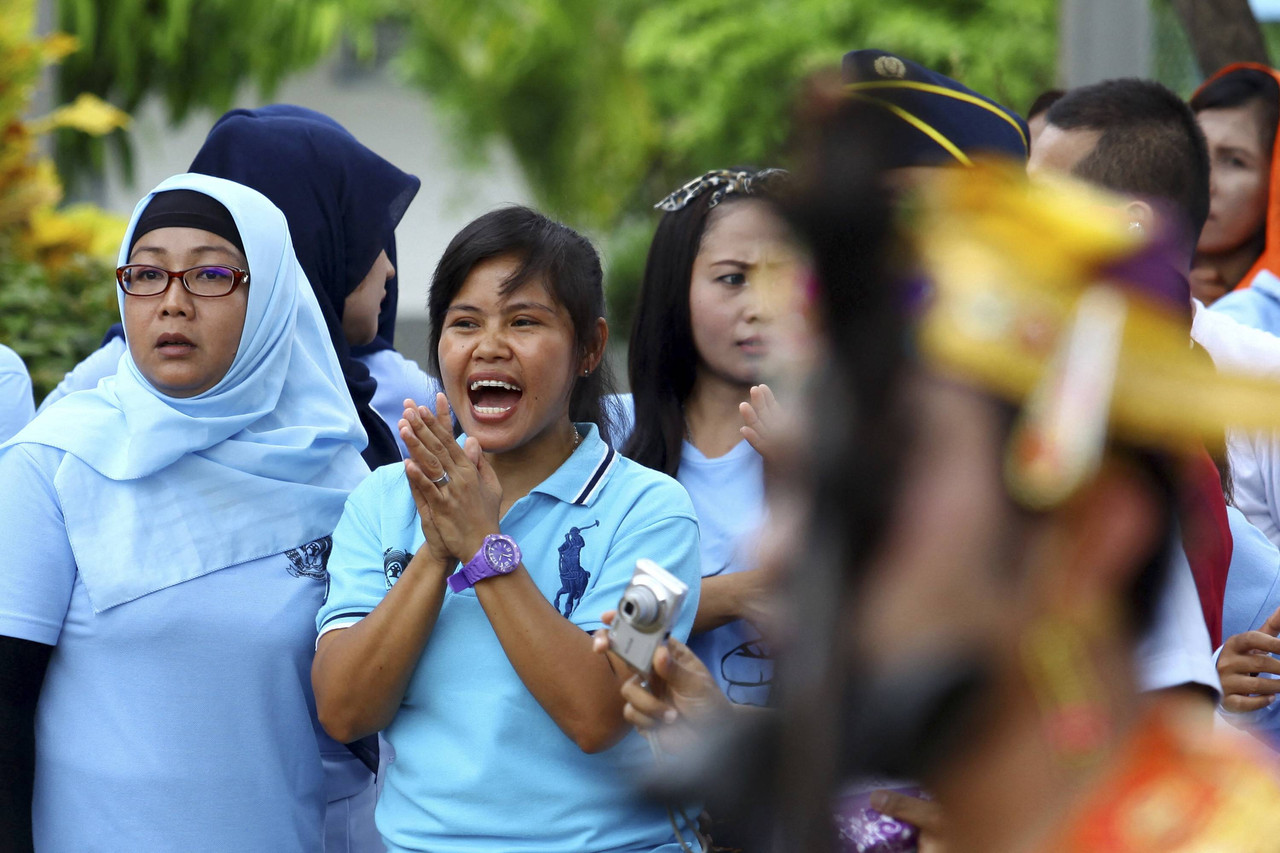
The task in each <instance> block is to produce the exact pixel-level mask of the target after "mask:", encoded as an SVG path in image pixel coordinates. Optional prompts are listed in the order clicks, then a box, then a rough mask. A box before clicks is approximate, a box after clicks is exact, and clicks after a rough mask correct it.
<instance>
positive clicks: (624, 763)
mask: <svg viewBox="0 0 1280 853" xmlns="http://www.w3.org/2000/svg"><path fill="white" fill-rule="evenodd" d="M579 431H580V432H583V433H584V435H583V440H582V444H581V445H580V446H579V447H578V449H577V450H576V451H575V452H574V453H573V455H571V456H570V457H569V459H568V460H566V461H565V463H564V464H563V465H561V466H560V468H559V469H557V470H556V472H555V473H553V474H552V475H551V476H550V477H548V478H547V479H546V480H544V481H543V482H542V483H541V484H539V485H538V486H536V487H535V488H534V489H533V490H532V491H531V492H530V493H529V494H528V495H526V496H525V497H523V498H521V499H520V500H518V501H516V502H515V503H514V504H513V505H512V506H511V508H510V509H509V510H508V511H507V514H506V515H505V516H504V517H503V518H502V521H501V530H502V532H503V533H505V534H507V535H509V536H511V537H512V538H514V539H515V540H516V542H517V543H518V544H519V545H520V550H521V552H522V553H523V557H524V559H523V562H524V566H525V569H526V570H527V571H528V572H529V575H530V576H531V577H532V578H533V581H534V583H536V584H537V586H538V588H539V590H541V592H542V594H543V595H544V596H545V597H546V598H547V600H548V601H549V602H552V603H553V604H555V605H557V608H558V609H559V610H560V611H561V612H562V613H564V614H566V618H568V619H569V621H571V622H572V623H573V624H575V625H577V626H578V627H579V628H581V629H582V630H583V631H593V630H595V629H597V628H599V627H601V625H602V623H601V622H600V614H601V613H602V612H603V611H605V610H612V609H615V608H616V607H617V604H618V599H619V598H620V596H621V595H622V590H623V589H624V588H625V587H626V585H627V583H628V582H629V581H630V580H631V576H632V573H633V571H634V569H635V563H636V560H638V559H640V558H642V557H645V558H648V559H651V560H654V561H655V562H657V563H658V564H659V565H661V566H663V567H664V568H666V569H667V570H668V571H669V572H671V573H672V574H674V575H675V576H676V577H678V578H680V579H681V580H683V581H684V582H685V583H687V584H689V586H690V591H689V596H688V598H687V599H686V601H685V605H684V608H683V610H682V611H681V614H680V618H679V620H678V621H677V623H676V625H675V627H674V630H673V632H672V634H673V635H674V636H675V637H677V638H679V639H681V640H683V639H685V638H686V637H687V636H688V634H689V629H690V627H691V626H692V624H693V617H694V613H695V612H696V611H697V607H698V584H699V581H698V527H697V522H696V521H695V518H694V513H693V507H692V506H691V505H690V503H689V497H688V495H687V494H686V493H685V491H684V489H682V488H681V487H680V486H679V484H677V483H676V482H675V481H674V480H672V479H671V478H670V477H667V476H665V475H663V474H660V473H657V472H655V471H651V470H649V469H647V468H645V467H643V466H641V465H637V464H636V463H634V462H632V461H630V460H629V459H625V458H624V457H622V456H621V455H619V454H618V453H617V452H616V451H614V450H613V449H612V448H610V447H608V446H607V445H606V444H605V443H604V442H603V441H601V440H600V438H599V436H598V433H597V431H596V429H595V427H594V426H586V425H579ZM460 441H461V439H460ZM423 545H424V538H423V535H422V527H421V524H420V523H419V521H418V516H417V511H416V509H415V507H414V502H413V498H412V495H411V494H410V492H409V484H408V480H407V479H406V478H405V475H404V468H403V466H400V465H387V466H384V467H382V468H379V469H378V470H377V471H375V472H374V473H373V474H372V475H370V477H369V478H368V479H367V480H365V482H364V483H362V484H361V485H360V486H359V487H357V488H356V490H355V491H354V492H352V494H351V497H350V498H349V499H348V501H347V506H346V509H345V511H344V512H343V515H342V521H341V522H340V523H339V524H338V528H337V530H335V531H334V551H333V555H332V557H331V559H330V561H329V570H330V579H331V580H330V588H329V595H328V599H327V600H326V602H325V604H324V607H322V608H321V609H320V613H319V615H318V616H317V620H316V621H317V626H318V628H319V630H320V631H321V633H324V632H326V631H329V630H334V629H337V628H344V627H347V626H350V625H352V624H354V623H355V622H358V621H359V620H360V619H362V618H363V617H364V616H367V615H368V614H369V613H370V612H371V611H372V610H373V609H374V607H376V606H377V605H378V603H379V602H380V601H382V598H383V596H385V595H386V593H387V590H389V589H390V588H391V586H392V585H393V584H394V583H395V581H396V579H397V578H398V577H399V574H400V572H401V571H402V570H403V567H404V566H405V565H406V564H407V563H408V561H409V559H410V557H411V555H412V554H413V553H415V552H416V551H417V550H418V549H419V548H421V547H423ZM575 588H576V589H577V590H579V591H580V592H581V596H580V597H577V595H575V594H569V593H571V592H572V591H573V590H574V589H575ZM384 734H385V736H386V738H387V740H388V741H390V742H391V745H392V746H393V747H394V748H395V751H396V760H395V763H393V764H392V765H391V766H390V768H389V769H388V772H387V779H386V784H385V787H384V788H383V791H382V798H381V800H380V801H379V803H378V810H377V822H378V829H379V830H380V831H381V832H382V835H383V839H384V841H385V842H386V844H387V847H388V849H389V850H390V851H392V853H397V851H424V850H429V851H432V853H460V851H486V853H490V851H502V853H535V851H536V853H543V851H557V853H562V851H575V853H590V851H662V853H676V851H678V850H679V848H678V846H677V845H676V843H675V841H674V836H673V833H672V830H671V826H670V824H669V823H668V820H667V815H666V811H665V809H663V808H662V807H660V806H654V805H651V804H648V803H645V802H643V801H641V800H640V799H638V798H637V795H636V793H635V790H634V785H635V783H636V781H637V780H639V779H640V778H641V777H642V775H643V774H644V773H645V772H646V771H647V770H648V769H649V768H650V766H651V762H652V758H651V757H650V752H649V749H648V746H647V744H646V743H645V742H644V740H643V739H642V738H641V737H640V735H638V734H636V733H635V732H634V731H633V732H631V733H629V734H628V735H627V736H626V737H625V738H623V739H622V741H620V742H619V743H618V744H617V745H615V746H613V747H611V748H610V749H607V750H605V751H604V752H601V753H599V754H596V755H588V754H586V753H584V752H583V751H582V750H581V749H579V748H578V746H577V745H576V744H574V743H573V741H571V740H570V739H569V737H568V736H567V735H565V734H564V732H562V731H561V730H560V729H559V728H558V727H557V726H556V724H555V722H554V721H553V720H552V719H551V717H550V716H548V714H547V713H546V711H544V710H543V709H542V707H541V706H540V705H539V704H538V702H537V700H536V699H534V698H533V695H532V694H531V693H530V692H529V690H528V688H527V687H525V685H524V683H523V682H522V681H521V680H520V677H519V675H518V674H517V673H516V671H515V669H514V668H513V667H512V665H511V663H510V661H509V660H508V659H507V656H506V654H505V653H504V652H503V650H502V646H501V644H499V642H498V638H497V635H496V634H495V633H494V630H493V628H492V626H491V625H490V624H489V619H488V617H487V616H486V614H485V611H484V608H483V607H482V606H481V605H480V601H479V599H478V598H477V597H476V593H475V590H474V589H469V590H463V591H462V592H457V593H455V592H453V591H452V590H449V591H447V592H446V593H445V598H444V603H443V605H442V607H441V609H440V615H439V618H438V619H437V620H436V624H435V627H434V628H433V629H432V632H431V637H430V639H429V640H428V641H427V645H426V648H425V649H424V651H423V653H422V658H421V659H420V660H419V662H418V665H417V667H416V669H415V670H414V673H413V676H412V679H411V680H410V682H409V687H408V691H407V692H406V694H405V697H404V699H403V701H402V702H401V705H400V709H399V711H398V712H397V713H396V716H395V719H394V720H393V721H392V722H391V725H390V726H389V727H388V728H387V729H386V731H385V732H384ZM686 838H688V839H692V836H691V835H689V834H688V833H687V832H686Z"/></svg>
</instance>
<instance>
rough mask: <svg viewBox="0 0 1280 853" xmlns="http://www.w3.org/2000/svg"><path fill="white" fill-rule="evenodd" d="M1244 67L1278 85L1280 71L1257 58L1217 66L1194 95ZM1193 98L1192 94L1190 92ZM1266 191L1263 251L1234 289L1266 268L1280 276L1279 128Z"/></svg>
mask: <svg viewBox="0 0 1280 853" xmlns="http://www.w3.org/2000/svg"><path fill="white" fill-rule="evenodd" d="M1244 68H1251V69H1253V70H1254V71H1261V72H1262V73H1263V74H1267V75H1270V76H1271V77H1272V78H1273V79H1274V80H1275V81H1276V84H1277V85H1280V71H1277V70H1276V69H1274V68H1269V67H1267V66H1266V65H1259V64H1258V63H1256V62H1233V63H1231V64H1230V65H1228V66H1226V67H1225V68H1221V69H1219V70H1218V71H1217V72H1216V73H1215V74H1214V75H1213V76H1212V77H1210V78H1209V79H1208V80H1205V81H1204V82H1203V83H1201V84H1200V88H1199V89H1196V95H1198V94H1200V92H1201V91H1202V90H1203V89H1204V87H1205V86H1208V85H1209V84H1210V83H1212V82H1213V81H1215V80H1217V79H1218V78H1220V77H1225V76H1226V75H1228V74H1230V73H1232V72H1233V71H1240V70H1241V69H1244ZM1192 97H1193V98H1194V97H1195V95H1192ZM1268 184H1269V186H1268V191H1267V224H1266V246H1265V247H1264V248H1263V250H1262V254H1261V255H1259V256H1258V259H1257V260H1256V261H1254V262H1253V266H1252V267H1250V268H1249V271H1248V272H1247V273H1245V275H1244V278H1242V279H1240V283H1239V284H1237V285H1236V286H1235V289H1236V290H1243V289H1244V288H1246V287H1248V286H1249V285H1251V284H1253V279H1254V277H1255V276H1257V274H1258V273H1260V272H1262V271H1263V270H1269V271H1270V272H1272V273H1274V274H1275V275H1278V276H1280V132H1277V133H1276V141H1275V144H1273V145H1272V146H1271V177H1270V180H1269V181H1268Z"/></svg>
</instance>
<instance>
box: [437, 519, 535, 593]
mask: <svg viewBox="0 0 1280 853" xmlns="http://www.w3.org/2000/svg"><path fill="white" fill-rule="evenodd" d="M518 565H520V546H519V545H517V544H516V540H514V539H512V538H511V537H510V536H505V535H503V534H501V533H490V534H489V535H488V536H486V537H484V544H483V545H481V546H480V550H479V551H477V552H476V555H475V556H474V557H472V558H471V561H470V562H468V563H467V564H466V565H465V566H463V567H462V568H461V569H459V570H458V571H456V572H454V573H453V574H451V575H449V589H451V590H453V591H454V592H462V591H463V590H464V589H471V587H473V586H475V585H476V582H477V581H482V580H484V579H485V578H492V577H496V576H497V575H507V574H511V572H513V571H515V568H516V566H518Z"/></svg>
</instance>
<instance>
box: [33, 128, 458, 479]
mask: <svg viewBox="0 0 1280 853" xmlns="http://www.w3.org/2000/svg"><path fill="white" fill-rule="evenodd" d="M191 171H192V172H199V173H201V174H206V175H213V176H214V177H218V178H226V179H227V180H230V181H235V182H236V183H240V184H244V185H245V186H247V187H252V188H253V189H255V190H257V191H258V192H260V193H262V194H263V195H265V196H266V197H267V198H268V199H270V200H271V202H272V203H273V204H274V205H276V206H277V207H279V208H280V209H281V210H282V211H284V215H285V218H286V219H287V220H288V221H289V232H290V235H291V236H292V238H293V245H294V251H295V252H296V253H297V255H298V261H299V263H301V264H302V269H303V271H304V272H306V274H307V280H308V282H310V284H311V287H312V288H313V289H314V290H315V293H316V298H317V300H318V301H319V303H320V310H321V311H322V312H323V314H324V318H325V325H326V328H327V329H328V331H329V339H330V341H332V344H333V349H334V352H335V353H336V354H337V356H338V361H339V363H340V364H341V365H342V372H343V376H344V377H345V379H346V384H347V390H348V391H349V392H350V393H351V398H352V400H353V401H354V402H355V405H356V410H357V411H358V412H359V413H360V418H361V423H362V424H363V426H364V428H365V432H366V433H368V435H369V445H368V447H366V448H365V451H364V458H365V461H366V462H367V463H369V465H370V467H377V466H379V465H385V464H387V463H388V462H395V461H399V459H400V454H401V452H402V451H403V446H402V445H401V446H400V447H397V446H396V444H397V443H398V441H399V439H398V436H397V435H396V424H397V422H398V421H399V420H400V414H401V411H402V409H401V406H400V404H401V403H402V402H403V400H404V399H405V397H415V398H421V397H431V398H433V399H434V394H435V391H436V390H437V387H438V386H436V384H435V383H434V382H433V381H432V380H431V378H430V377H429V376H427V375H426V374H425V373H424V372H423V371H422V370H421V369H420V368H419V367H418V366H417V365H416V364H414V363H413V362H410V361H408V360H407V359H405V358H404V357H403V356H400V354H399V353H397V352H396V351H395V350H394V349H393V348H392V347H391V340H392V338H393V336H394V333H395V303H396V297H397V293H398V288H397V281H398V276H397V271H396V266H395V260H396V244H395V229H396V226H397V224H398V223H399V222H400V219H401V217H402V216H403V215H404V212H405V210H406V209H407V208H408V206H409V204H410V203H411V202H412V201H413V198H414V196H415V195H416V194H417V192H418V187H419V181H418V179H417V178H416V177H414V176H413V175H409V174H406V173H404V172H402V171H400V169H398V168H396V167H395V166H394V165H392V164H391V163H389V162H387V161H386V160H384V159H383V158H382V157H380V156H378V155H377V154H375V153H374V152H373V151H371V150H370V149H369V148H367V147H365V146H364V145H363V144H361V143H360V141H359V140H357V139H356V138H355V137H354V136H352V135H351V134H350V133H349V132H347V130H346V129H345V128H344V127H343V126H342V125H340V124H338V123H337V122H336V121H334V120H333V119H331V118H330V117H329V116H327V115H324V114H323V113H319V112H316V111H315V110H309V109H307V108H305V107H298V106H293V105H290V104H274V105H271V106H266V107H261V108H258V109H252V110H248V109H235V110H231V111H230V112H228V113H226V114H225V115H223V116H222V117H221V118H220V119H218V121H217V123H216V124H214V126H213V128H212V129H211V130H210V131H209V135H208V137H207V138H206V139H205V141H204V144H203V145H202V146H201V148H200V151H199V152H197V154H196V156H195V159H194V160H193V161H192V163H191ZM123 352H124V340H123V330H122V329H121V328H120V327H119V326H115V327H113V328H112V331H111V332H109V333H108V335H107V340H106V341H105V342H104V345H103V347H102V348H101V349H99V350H98V351H97V352H95V353H93V354H92V355H90V356H89V357H88V358H87V359H85V361H83V362H81V364H80V365H78V366H77V367H76V368H75V370H73V371H72V372H71V373H69V374H67V377H66V379H64V380H63V382H62V383H61V384H60V385H59V386H58V388H57V389H55V390H54V392H53V393H51V394H50V395H49V396H48V398H46V401H45V403H43V404H42V406H41V408H42V409H43V408H44V406H47V405H48V404H49V402H51V401H54V400H57V399H59V398H61V397H63V396H65V395H66V394H68V393H70V392H71V391H76V390H80V389H82V388H92V387H93V386H94V385H96V384H97V382H98V380H99V379H100V378H102V377H103V376H107V375H110V374H111V373H114V372H115V370H116V366H117V364H118V363H119V360H120V355H121V354H122V353H123Z"/></svg>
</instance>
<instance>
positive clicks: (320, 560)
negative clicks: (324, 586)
mask: <svg viewBox="0 0 1280 853" xmlns="http://www.w3.org/2000/svg"><path fill="white" fill-rule="evenodd" d="M332 550H333V537H332V536H321V537H320V538H319V539H317V540H315V541H314V542H308V543H307V544H306V545H303V546H301V547H299V548H290V549H289V550H288V551H285V552H284V555H285V556H286V557H288V558H289V574H291V575H293V576H294V577H295V578H314V579H315V580H328V579H329V552H331V551H332Z"/></svg>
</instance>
